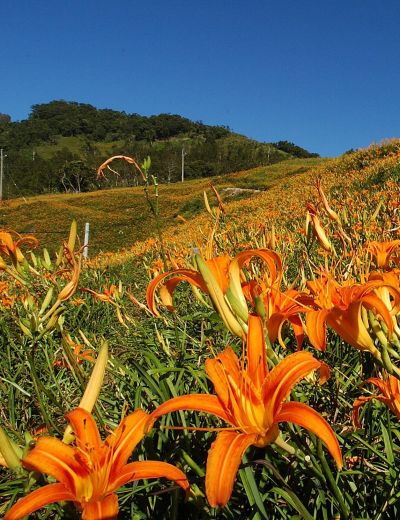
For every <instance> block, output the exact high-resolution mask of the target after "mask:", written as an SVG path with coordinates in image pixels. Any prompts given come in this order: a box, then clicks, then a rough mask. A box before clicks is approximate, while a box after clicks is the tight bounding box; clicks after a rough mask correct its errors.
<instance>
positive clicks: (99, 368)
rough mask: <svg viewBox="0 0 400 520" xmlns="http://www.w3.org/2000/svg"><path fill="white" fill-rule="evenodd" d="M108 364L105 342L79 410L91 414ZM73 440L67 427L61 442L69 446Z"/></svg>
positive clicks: (69, 428) (70, 430) (70, 429)
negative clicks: (81, 409)
mask: <svg viewBox="0 0 400 520" xmlns="http://www.w3.org/2000/svg"><path fill="white" fill-rule="evenodd" d="M107 362H108V344H107V342H106V341H105V342H104V343H103V344H102V346H101V348H100V352H99V355H98V356H97V359H96V364H95V365H94V368H93V372H92V375H91V376H90V379H89V382H88V385H87V387H86V390H85V393H84V394H83V397H82V399H81V402H80V403H79V408H83V409H84V410H86V411H87V412H91V411H92V410H93V407H94V405H95V403H96V401H97V398H98V397H99V393H100V390H101V387H102V385H103V380H104V374H105V372H106V367H107ZM73 440H74V435H73V433H72V428H71V427H70V426H67V428H66V429H65V432H64V437H63V442H65V443H66V444H70V443H71V442H72V441H73Z"/></svg>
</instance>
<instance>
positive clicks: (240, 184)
mask: <svg viewBox="0 0 400 520" xmlns="http://www.w3.org/2000/svg"><path fill="white" fill-rule="evenodd" d="M317 178H321V179H322V184H323V187H324V189H325V191H326V193H330V200H331V201H332V203H333V204H334V203H335V193H337V194H338V195H339V194H340V196H342V197H343V194H346V193H348V195H349V197H350V198H351V196H352V194H354V192H355V191H356V190H358V191H360V190H362V189H363V188H366V187H371V186H372V185H377V186H381V185H382V184H383V182H384V181H386V180H390V179H392V180H395V181H397V183H398V182H399V180H400V140H395V141H388V142H386V143H383V144H382V145H379V146H378V145H374V146H371V147H369V148H366V149H362V150H359V151H357V152H355V153H352V154H348V155H344V156H342V157H339V158H337V159H329V160H322V159H295V160H291V161H284V162H282V163H277V164H274V165H271V166H265V167H259V168H254V169H251V170H248V171H242V172H237V173H234V174H231V175H229V176H219V177H215V178H213V184H214V186H215V187H216V188H217V190H218V191H219V193H220V195H221V197H222V200H223V201H224V205H225V209H226V212H227V214H228V216H229V219H230V222H231V223H232V224H233V225H234V224H235V223H237V224H240V226H242V228H243V229H245V228H246V226H252V225H257V226H258V225H259V226H265V227H266V228H270V227H271V225H272V223H274V224H275V227H276V228H277V229H278V230H279V229H283V228H284V227H285V226H286V225H287V224H288V223H291V222H293V221H295V220H296V218H298V217H303V216H304V213H305V212H304V209H305V204H306V202H308V201H310V200H315V197H316V188H315V183H316V179H317ZM235 188H239V190H237V189H236V190H235ZM204 190H207V191H208V193H209V195H210V201H212V203H214V205H215V202H214V200H213V195H212V191H211V190H210V185H209V180H205V179H202V180H192V181H185V182H183V183H174V184H162V185H160V186H159V206H160V218H161V226H162V229H163V234H164V237H165V239H166V241H167V243H169V244H170V245H171V246H173V245H174V244H178V245H192V246H193V245H196V244H198V243H199V242H201V240H202V238H204V236H206V235H207V233H208V232H209V229H210V225H211V224H212V222H211V220H210V217H209V215H208V213H207V212H206V211H205V210H204V204H203V191H204ZM246 190H247V191H246ZM72 218H76V219H77V221H78V225H79V234H80V237H81V239H83V230H84V223H85V222H89V223H90V229H91V233H90V247H89V250H90V256H91V257H93V256H95V255H98V254H100V253H101V252H103V253H106V254H105V256H104V259H105V262H106V263H107V261H108V260H107V258H108V257H107V253H108V252H112V251H117V250H120V249H122V248H123V249H124V250H125V254H123V253H122V252H119V253H118V255H114V256H113V258H112V260H111V259H110V260H109V261H112V262H119V261H121V262H124V261H126V260H127V259H129V258H130V257H133V256H135V255H137V254H140V253H142V252H144V251H146V250H147V249H148V248H150V247H154V240H153V238H152V237H155V230H156V226H155V221H154V218H153V217H152V215H151V214H150V212H149V209H148V206H147V203H146V200H145V197H144V194H143V188H141V187H137V188H120V189H112V190H102V191H97V192H93V193H86V194H76V195H47V196H39V197H30V198H27V199H15V200H10V201H5V202H3V204H2V206H1V209H0V226H1V227H6V228H12V229H15V230H16V231H18V232H35V233H36V234H37V236H38V238H39V240H40V241H41V243H42V245H46V246H47V247H50V249H52V248H54V247H55V246H57V245H58V244H59V243H60V239H61V237H63V236H66V235H67V232H68V228H69V224H70V221H71V219H72Z"/></svg>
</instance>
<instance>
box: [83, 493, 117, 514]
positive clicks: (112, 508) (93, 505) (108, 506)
mask: <svg viewBox="0 0 400 520" xmlns="http://www.w3.org/2000/svg"><path fill="white" fill-rule="evenodd" d="M117 516H118V497H117V495H116V494H115V493H111V494H110V495H107V496H106V497H105V498H103V500H99V501H98V502H86V503H85V505H84V506H83V511H82V520H115V519H116V518H117Z"/></svg>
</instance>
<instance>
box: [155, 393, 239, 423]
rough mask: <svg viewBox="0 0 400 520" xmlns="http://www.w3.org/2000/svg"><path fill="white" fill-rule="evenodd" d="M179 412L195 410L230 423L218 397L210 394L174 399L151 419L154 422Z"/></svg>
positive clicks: (166, 402)
mask: <svg viewBox="0 0 400 520" xmlns="http://www.w3.org/2000/svg"><path fill="white" fill-rule="evenodd" d="M178 410H194V411H197V412H206V413H211V414H212V415H216V416H217V417H219V418H220V419H223V420H224V421H226V422H230V417H229V415H228V414H227V412H226V411H225V409H224V407H223V406H222V403H221V401H220V400H219V399H218V397H217V396H216V395H208V394H189V395H181V396H179V397H174V398H172V399H169V400H168V401H165V403H162V404H161V405H160V406H158V407H157V408H156V409H155V410H154V412H153V413H151V414H150V417H151V418H153V419H154V420H155V419H157V418H158V417H161V416H162V415H165V414H167V413H170V412H176V411H178Z"/></svg>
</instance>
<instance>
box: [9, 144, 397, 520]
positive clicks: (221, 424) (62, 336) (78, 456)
mask: <svg viewBox="0 0 400 520" xmlns="http://www.w3.org/2000/svg"><path fill="white" fill-rule="evenodd" d="M119 159H122V160H123V161H127V162H128V163H129V164H131V165H132V166H133V172H134V174H139V175H140V176H142V178H143V181H144V189H145V191H144V195H143V197H144V198H145V200H146V201H147V203H148V205H149V212H150V213H151V214H152V215H153V218H154V220H155V222H156V224H155V226H154V229H155V230H156V232H157V233H156V234H155V236H153V237H148V239H147V240H146V241H144V242H141V243H138V244H136V245H135V246H134V247H133V248H132V249H131V250H130V251H128V249H126V250H125V253H123V254H122V253H121V254H116V253H113V254H104V255H102V256H101V257H99V258H97V259H94V260H90V261H84V259H83V251H82V248H81V247H80V244H79V243H78V241H77V229H76V222H72V224H71V229H70V233H69V236H67V237H65V242H63V243H62V244H60V249H59V252H58V254H57V255H50V254H49V253H48V252H47V250H45V249H44V250H41V249H40V247H39V244H38V241H37V238H36V237H35V236H34V235H33V234H24V235H18V234H17V233H15V232H14V231H12V230H1V231H0V270H1V278H0V311H1V322H0V323H1V331H2V334H1V352H2V356H1V357H0V398H1V403H2V405H1V408H0V466H1V468H0V514H1V515H2V516H4V518H6V520H17V519H20V518H21V519H22V518H24V517H25V515H30V517H31V518H40V519H45V518H48V519H57V520H60V519H74V518H84V519H93V520H95V519H112V518H117V517H118V518H121V519H135V520H140V519H146V518H151V519H152V518H160V519H162V518H165V519H182V518H185V519H186V518H187V519H208V518H215V519H236V518H243V519H254V520H258V519H264V518H265V519H296V518H305V519H307V520H311V519H320V518H321V519H324V520H325V519H326V520H328V519H332V518H342V519H346V518H348V519H374V520H379V519H384V518H397V517H398V516H399V515H400V492H399V489H398V488H399V479H400V469H399V457H400V428H399V419H400V321H399V317H400V209H399V207H400V187H399V177H400V175H399V172H400V142H399V141H389V142H387V143H383V144H382V145H380V146H372V147H370V148H368V149H365V150H359V151H357V152H354V153H352V154H348V155H344V156H342V157H341V158H338V159H335V160H332V161H329V162H326V163H325V162H324V163H321V164H320V165H317V166H316V167H315V168H314V170H313V171H312V172H311V173H308V174H307V175H305V176H302V182H301V183H299V182H296V178H294V177H293V178H288V180H287V185H286V186H285V185H282V184H280V185H275V186H273V187H271V189H269V190H266V191H264V192H262V193H260V194H258V195H257V196H256V197H255V198H253V197H252V198H243V199H242V200H236V201H232V202H229V201H228V200H227V199H226V198H225V197H224V195H223V193H221V192H220V191H219V190H217V189H215V187H213V186H211V188H210V189H208V190H207V191H206V192H205V194H204V208H205V209H204V211H203V212H202V213H201V215H199V216H197V217H196V218H193V219H192V220H191V219H190V218H189V217H188V218H185V217H182V219H183V221H184V225H182V226H179V227H178V228H177V229H176V230H175V232H172V231H168V230H167V232H164V230H163V227H162V226H161V225H160V222H162V213H161V214H160V207H159V191H158V186H157V181H156V179H154V178H152V177H151V175H150V173H149V171H151V169H150V163H149V162H147V163H145V164H143V165H138V164H136V163H135V162H134V160H133V159H131V158H127V157H122V158H121V157H119ZM110 164H111V161H107V163H105V164H104V165H102V166H101V167H100V169H99V175H100V174H102V173H105V172H106V171H107V166H109V165H110ZM113 168H114V166H113ZM110 174H111V173H110ZM297 181H298V178H297Z"/></svg>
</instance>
